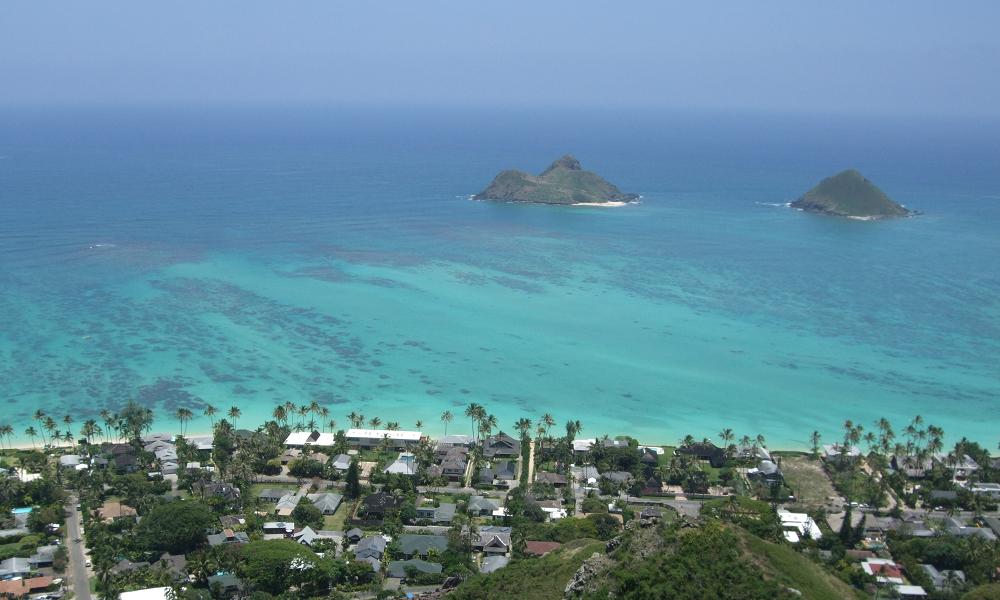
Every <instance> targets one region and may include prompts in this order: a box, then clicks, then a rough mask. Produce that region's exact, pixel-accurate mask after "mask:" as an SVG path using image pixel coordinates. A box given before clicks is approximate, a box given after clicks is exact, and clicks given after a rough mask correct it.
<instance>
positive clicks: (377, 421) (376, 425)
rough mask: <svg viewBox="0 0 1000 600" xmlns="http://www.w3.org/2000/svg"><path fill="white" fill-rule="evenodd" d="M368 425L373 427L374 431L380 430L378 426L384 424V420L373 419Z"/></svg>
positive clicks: (369, 420)
mask: <svg viewBox="0 0 1000 600" xmlns="http://www.w3.org/2000/svg"><path fill="white" fill-rule="evenodd" d="M368 424H369V425H371V426H372V429H378V426H379V425H381V424H382V419H380V418H378V417H372V418H371V419H368Z"/></svg>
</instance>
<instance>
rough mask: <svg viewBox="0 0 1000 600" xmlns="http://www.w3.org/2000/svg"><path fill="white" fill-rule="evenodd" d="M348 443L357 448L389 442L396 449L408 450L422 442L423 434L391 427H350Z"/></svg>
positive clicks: (347, 434)
mask: <svg viewBox="0 0 1000 600" xmlns="http://www.w3.org/2000/svg"><path fill="white" fill-rule="evenodd" d="M344 435H346V436H347V443H348V444H350V445H351V446H353V447H356V448H375V447H376V446H378V445H379V444H382V443H383V442H384V443H387V444H388V445H389V447H390V448H392V449H394V450H406V449H407V448H412V447H414V446H416V445H417V444H419V443H420V438H422V437H423V435H422V434H421V433H420V432H419V431H398V430H389V429H385V430H383V429H348V430H347V433H345V434H344Z"/></svg>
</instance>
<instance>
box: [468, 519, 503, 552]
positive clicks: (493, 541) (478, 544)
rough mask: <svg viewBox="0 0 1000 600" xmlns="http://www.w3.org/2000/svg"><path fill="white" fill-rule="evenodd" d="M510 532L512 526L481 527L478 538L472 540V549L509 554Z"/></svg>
mask: <svg viewBox="0 0 1000 600" xmlns="http://www.w3.org/2000/svg"><path fill="white" fill-rule="evenodd" d="M510 533H511V528H510V527H500V526H487V527H480V528H479V536H478V538H477V539H476V540H474V541H473V542H472V549H473V550H475V551H476V552H483V553H485V554H507V553H509V552H510V548H511V540H510Z"/></svg>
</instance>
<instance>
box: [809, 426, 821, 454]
mask: <svg viewBox="0 0 1000 600" xmlns="http://www.w3.org/2000/svg"><path fill="white" fill-rule="evenodd" d="M821 439H822V436H820V434H819V432H818V431H813V432H812V434H811V435H810V436H809V441H810V442H812V448H813V456H814V457H815V456H819V441H820V440H821Z"/></svg>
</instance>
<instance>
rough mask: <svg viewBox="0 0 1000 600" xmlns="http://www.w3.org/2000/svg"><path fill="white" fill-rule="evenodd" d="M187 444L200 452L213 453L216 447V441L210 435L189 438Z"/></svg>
mask: <svg viewBox="0 0 1000 600" xmlns="http://www.w3.org/2000/svg"><path fill="white" fill-rule="evenodd" d="M187 443H188V445H189V446H191V447H192V448H194V449H195V450H197V451H198V452H211V451H212V449H213V448H214V447H215V446H214V440H213V439H212V436H210V435H200V436H195V437H190V438H187Z"/></svg>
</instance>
